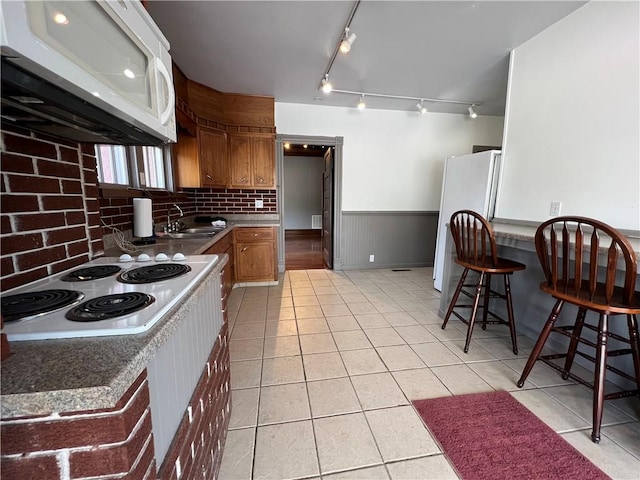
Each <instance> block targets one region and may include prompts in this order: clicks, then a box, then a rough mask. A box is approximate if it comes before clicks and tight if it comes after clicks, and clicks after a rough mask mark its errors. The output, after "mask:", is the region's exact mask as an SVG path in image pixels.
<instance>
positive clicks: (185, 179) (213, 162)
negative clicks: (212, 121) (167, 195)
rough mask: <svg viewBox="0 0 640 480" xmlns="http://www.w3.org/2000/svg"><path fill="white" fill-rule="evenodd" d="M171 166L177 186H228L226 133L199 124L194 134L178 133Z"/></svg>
mask: <svg viewBox="0 0 640 480" xmlns="http://www.w3.org/2000/svg"><path fill="white" fill-rule="evenodd" d="M174 156H175V161H174V168H175V171H176V184H177V186H178V187H181V188H184V187H192V188H197V187H226V186H227V163H228V155H227V134H226V133H225V132H222V131H219V130H214V129H210V128H203V127H198V131H197V137H194V136H192V135H189V134H188V133H186V132H182V131H179V132H178V142H177V143H176V144H175V146H174Z"/></svg>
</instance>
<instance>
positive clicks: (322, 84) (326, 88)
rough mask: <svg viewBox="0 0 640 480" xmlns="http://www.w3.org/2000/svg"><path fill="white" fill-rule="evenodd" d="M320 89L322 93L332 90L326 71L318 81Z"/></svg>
mask: <svg viewBox="0 0 640 480" xmlns="http://www.w3.org/2000/svg"><path fill="white" fill-rule="evenodd" d="M320 90H322V91H323V92H324V93H331V90H333V86H332V85H331V82H329V74H328V73H327V74H325V76H324V78H323V79H322V81H321V82H320Z"/></svg>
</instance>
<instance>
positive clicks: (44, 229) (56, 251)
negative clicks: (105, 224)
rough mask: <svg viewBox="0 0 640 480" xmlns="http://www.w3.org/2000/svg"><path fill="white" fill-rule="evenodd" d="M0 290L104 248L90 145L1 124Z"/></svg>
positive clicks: (75, 262)
mask: <svg viewBox="0 0 640 480" xmlns="http://www.w3.org/2000/svg"><path fill="white" fill-rule="evenodd" d="M0 148H1V154H2V156H1V159H2V165H1V168H0V170H1V176H2V177H1V181H2V183H1V191H0V204H1V208H2V211H1V213H0V228H1V229H0V270H1V275H2V279H1V282H0V290H2V291H4V290H7V289H9V288H13V287H16V286H19V285H22V284H25V283H29V282H32V281H34V280H37V279H39V278H43V277H46V276H48V275H51V274H53V273H57V272H60V271H62V270H66V269H69V268H71V267H74V266H76V265H79V264H81V263H84V262H86V261H88V260H90V259H92V258H94V257H96V256H101V255H102V254H103V251H104V247H103V243H102V232H101V228H100V213H99V204H98V195H99V193H98V187H97V182H98V180H97V175H96V159H95V152H94V150H93V145H83V144H78V143H73V142H65V141H63V140H58V139H52V138H51V137H47V136H45V135H40V134H36V133H34V132H30V131H27V130H21V129H15V130H13V129H12V130H10V131H9V130H6V129H4V130H0Z"/></svg>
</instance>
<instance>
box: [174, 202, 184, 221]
mask: <svg viewBox="0 0 640 480" xmlns="http://www.w3.org/2000/svg"><path fill="white" fill-rule="evenodd" d="M173 206H174V207H176V208H177V209H178V211H179V212H180V218H182V217H184V213H183V211H182V209H181V208H180V207H179V206H178V205H177V204H175V203H174V204H173Z"/></svg>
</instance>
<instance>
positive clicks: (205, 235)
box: [165, 231, 217, 238]
mask: <svg viewBox="0 0 640 480" xmlns="http://www.w3.org/2000/svg"><path fill="white" fill-rule="evenodd" d="M216 233H217V232H195V233H194V232H184V231H183V232H171V233H167V234H166V235H165V238H211V237H213V236H214V235H215V234H216Z"/></svg>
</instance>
